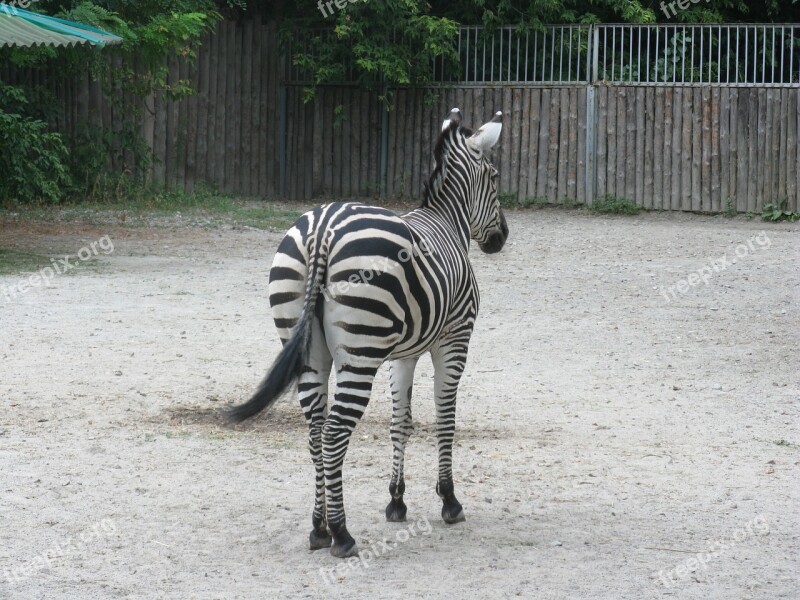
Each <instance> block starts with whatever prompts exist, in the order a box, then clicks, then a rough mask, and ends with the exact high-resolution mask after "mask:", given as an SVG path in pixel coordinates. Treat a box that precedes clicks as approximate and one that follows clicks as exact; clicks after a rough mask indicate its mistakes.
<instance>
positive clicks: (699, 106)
mask: <svg viewBox="0 0 800 600" xmlns="http://www.w3.org/2000/svg"><path fill="white" fill-rule="evenodd" d="M692 96H693V98H692V210H693V211H695V212H699V211H700V210H702V200H703V196H702V194H703V189H702V185H701V178H700V175H701V169H702V155H701V152H702V141H703V93H702V90H701V89H700V88H694V89H693V90H692Z"/></svg>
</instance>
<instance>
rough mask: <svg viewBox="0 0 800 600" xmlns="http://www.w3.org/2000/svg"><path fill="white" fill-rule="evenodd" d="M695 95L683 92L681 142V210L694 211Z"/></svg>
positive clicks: (688, 89)
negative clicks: (693, 145)
mask: <svg viewBox="0 0 800 600" xmlns="http://www.w3.org/2000/svg"><path fill="white" fill-rule="evenodd" d="M694 110H695V108H694V93H693V92H692V90H691V89H690V88H686V89H684V90H681V109H680V113H681V141H680V153H681V157H680V171H681V190H680V205H679V206H680V209H681V210H686V211H689V210H692V141H693V135H694V131H693V124H692V114H693V112H694Z"/></svg>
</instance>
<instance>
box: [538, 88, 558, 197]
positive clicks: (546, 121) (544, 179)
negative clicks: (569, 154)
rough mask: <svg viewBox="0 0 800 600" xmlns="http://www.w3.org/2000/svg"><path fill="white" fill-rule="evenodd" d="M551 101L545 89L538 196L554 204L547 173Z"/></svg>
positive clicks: (541, 115)
mask: <svg viewBox="0 0 800 600" xmlns="http://www.w3.org/2000/svg"><path fill="white" fill-rule="evenodd" d="M550 99H551V92H550V89H549V88H545V89H543V90H542V104H541V107H540V111H539V157H538V159H539V160H538V162H539V164H538V168H537V173H536V195H537V196H539V197H540V198H547V199H548V201H550V202H554V200H553V198H552V197H551V196H550V194H549V186H550V183H549V176H548V173H547V165H548V162H549V156H550V121H551V116H550V111H551V108H552V104H551V102H550Z"/></svg>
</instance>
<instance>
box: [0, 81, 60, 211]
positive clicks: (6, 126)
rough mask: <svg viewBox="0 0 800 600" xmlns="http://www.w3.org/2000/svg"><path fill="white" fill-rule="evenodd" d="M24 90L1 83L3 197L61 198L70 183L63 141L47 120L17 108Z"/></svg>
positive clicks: (22, 200) (0, 196)
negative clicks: (19, 111) (52, 130)
mask: <svg viewBox="0 0 800 600" xmlns="http://www.w3.org/2000/svg"><path fill="white" fill-rule="evenodd" d="M25 103H26V99H25V96H24V94H23V93H22V92H21V91H20V90H19V89H18V88H14V87H12V86H7V85H3V84H2V83H0V201H6V202H8V201H11V202H19V203H31V202H38V201H46V202H53V203H54V202H58V201H59V200H61V199H62V198H63V197H64V194H65V193H66V191H67V189H68V188H69V187H70V184H71V182H70V177H69V171H68V169H67V166H66V161H67V158H68V154H69V153H68V152H67V148H66V146H65V145H64V141H63V140H62V139H61V136H60V135H59V134H57V133H53V132H50V131H47V124H46V123H45V122H44V121H40V120H38V119H33V118H31V117H26V116H23V115H21V114H19V113H18V112H12V111H16V109H18V108H19V107H21V106H24V104H25Z"/></svg>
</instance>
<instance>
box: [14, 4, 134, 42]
mask: <svg viewBox="0 0 800 600" xmlns="http://www.w3.org/2000/svg"><path fill="white" fill-rule="evenodd" d="M123 41H124V40H123V39H122V38H121V37H119V36H116V35H114V34H112V33H108V32H107V31H102V30H100V29H95V28H94V27H89V26H88V25H83V24H81V23H75V22H73V21H65V20H64V19H57V18H55V17H48V16H46V15H40V14H38V13H34V12H31V11H29V10H23V9H21V8H17V7H16V6H12V5H10V4H4V3H0V48H3V47H4V46H17V47H31V46H74V45H76V44H90V45H92V46H105V45H107V44H109V45H113V44H121V43H122V42H123Z"/></svg>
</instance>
